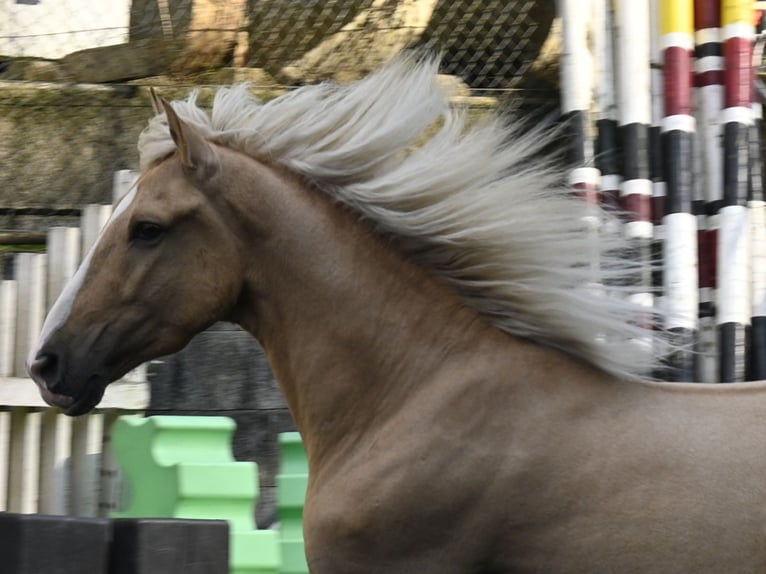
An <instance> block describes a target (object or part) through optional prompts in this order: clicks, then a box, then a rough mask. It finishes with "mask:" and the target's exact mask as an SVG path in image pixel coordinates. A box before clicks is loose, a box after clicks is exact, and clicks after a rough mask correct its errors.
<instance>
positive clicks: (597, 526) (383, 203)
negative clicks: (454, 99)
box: [29, 58, 766, 574]
mask: <svg viewBox="0 0 766 574" xmlns="http://www.w3.org/2000/svg"><path fill="white" fill-rule="evenodd" d="M435 72H436V64H435V63H434V62H433V61H421V62H414V61H412V60H408V59H406V58H402V59H399V60H397V61H395V62H394V63H392V64H391V65H389V66H387V67H386V68H384V69H383V70H381V71H380V72H378V73H376V74H373V75H371V76H370V77H368V78H367V79H365V80H363V81H361V82H359V83H357V84H355V85H351V86H346V87H338V86H334V85H329V84H322V85H317V86H308V87H304V88H301V89H298V90H296V91H294V92H292V93H290V94H289V95H285V96H283V97H281V98H278V99H276V100H274V101H271V102H269V103H266V104H261V103H260V102H258V101H256V100H254V99H253V98H252V97H251V96H250V95H249V93H248V91H247V90H246V89H245V88H242V87H237V88H233V89H223V90H221V91H220V92H219V93H218V94H217V96H216V99H215V102H214V104H213V108H212V112H211V113H210V115H208V113H206V112H204V111H202V110H201V109H199V108H198V107H197V105H196V103H195V98H194V97H191V98H190V99H189V100H187V101H185V102H175V103H173V104H172V105H171V104H169V103H167V102H165V101H161V102H155V103H156V105H157V106H159V107H160V108H161V113H158V115H157V116H156V117H154V118H153V119H152V120H151V122H150V123H149V126H148V127H147V128H146V130H145V131H144V132H143V133H142V135H141V138H140V140H139V150H140V154H141V165H142V169H143V173H142V175H141V177H140V179H139V182H138V184H137V186H136V187H135V188H134V189H133V190H132V192H131V193H130V194H129V195H128V196H126V197H125V199H123V200H122V202H121V203H120V204H119V206H118V207H117V209H116V210H115V212H114V215H113V216H112V218H111V220H110V222H109V224H108V225H107V226H106V228H105V230H104V231H103V233H102V234H101V236H100V239H99V240H98V242H97V244H96V245H95V246H94V248H93V250H92V251H91V253H90V254H89V255H88V256H87V257H86V259H85V261H84V263H83V265H82V266H81V268H80V269H79V271H78V272H77V273H76V275H75V276H74V278H73V279H72V281H71V282H70V283H69V285H68V286H67V287H66V289H65V291H64V292H63V294H62V295H61V297H60V299H59V300H58V302H57V303H56V304H55V305H54V307H53V308H52V310H51V312H50V315H49V317H48V318H47V320H46V322H45V326H44V328H43V332H42V335H41V338H40V342H39V346H38V347H37V348H36V349H35V350H34V351H33V352H32V353H31V356H30V359H29V364H30V367H29V368H30V373H31V375H32V377H33V378H34V380H35V381H36V382H37V384H38V385H39V387H40V391H41V393H42V395H43V397H44V398H45V400H47V401H48V402H49V403H50V404H52V405H57V406H59V407H61V408H62V409H64V410H65V411H66V412H67V413H69V414H71V415H79V414H82V413H85V412H87V411H89V410H90V409H92V408H93V407H94V406H95V405H96V404H98V402H99V400H100V399H101V396H102V394H103V392H104V388H105V386H106V385H107V384H108V383H109V382H110V381H112V380H114V379H116V378H118V377H120V376H121V375H122V374H123V373H125V372H126V371H128V370H129V369H131V368H132V367H134V366H136V365H137V364H139V363H141V362H142V361H146V360H148V359H151V358H153V357H156V356H158V355H162V354H166V353H170V352H173V351H176V350H178V349H180V348H182V347H183V346H184V345H185V344H186V343H187V342H188V341H189V340H190V338H191V337H192V336H193V335H194V334H195V333H197V332H199V331H200V330H202V329H205V328H206V327H208V326H209V325H211V324H212V323H213V322H215V321H219V320H226V321H234V322H236V323H239V324H240V325H242V326H243V327H244V328H245V329H247V330H248V331H249V332H250V333H252V334H253V335H254V336H255V337H256V338H257V339H258V340H259V341H260V342H261V343H262V345H263V347H264V348H265V349H266V352H267V354H268V357H269V360H270V362H271V365H272V367H273V369H274V372H275V374H276V376H277V379H278V380H279V384H280V385H281V387H282V389H283V391H284V394H285V396H286V397H287V401H288V403H289V406H290V409H291V411H292V414H293V415H294V417H295V421H296V423H297V425H298V428H299V429H300V431H301V434H302V435H303V439H304V441H305V445H306V449H307V452H308V458H309V464H310V483H309V489H308V495H307V500H306V506H305V516H304V524H305V540H306V552H307V556H308V562H309V565H310V568H311V571H312V572H313V573H315V574H345V573H358V574H375V573H386V574H391V573H412V574H453V573H454V574H457V573H500V572H503V573H511V572H521V573H556V574H561V573H581V574H593V573H606V572H610V573H611V572H613V573H620V574H626V573H648V572H651V573H652V574H658V573H669V572H674V573H678V572H683V573H700V572H706V573H716V574H721V573H723V572H726V573H732V572H737V573H755V572H766V440H765V436H766V433H764V434H761V431H758V429H759V428H762V427H764V425H766V422H765V420H764V419H766V387H764V385H763V384H733V385H725V386H724V385H721V386H715V385H708V386H706V385H692V384H663V383H657V382H649V381H643V380H640V377H639V376H638V373H640V371H641V369H642V368H651V367H652V360H650V359H649V358H648V357H647V353H646V352H642V351H641V349H645V348H646V345H645V341H646V337H647V334H649V331H648V330H647V327H646V323H645V322H642V321H641V320H639V319H641V318H642V317H643V318H645V315H646V311H645V310H644V309H643V308H640V307H638V306H635V305H632V304H630V303H628V302H626V301H628V300H629V297H627V296H623V295H628V294H629V293H626V294H620V296H615V295H614V291H616V290H617V289H618V287H616V286H615V285H625V284H626V282H625V281H622V280H621V277H623V278H624V275H625V274H628V275H629V274H631V273H633V272H634V271H635V269H634V268H633V266H632V265H631V264H630V263H629V262H624V261H620V259H619V252H620V248H621V247H622V240H621V239H620V238H619V237H617V236H616V234H610V233H602V234H601V235H602V238H601V240H600V243H599V244H598V245H596V247H597V248H598V250H600V259H599V260H598V263H599V264H598V265H593V264H592V263H593V257H592V255H593V252H594V244H593V241H594V240H593V236H594V234H593V233H592V231H593V227H592V224H593V222H594V221H595V220H596V219H598V218H602V219H606V218H608V217H609V215H608V214H604V213H599V212H597V211H594V208H593V207H592V206H588V205H585V203H584V202H581V200H579V199H578V198H576V197H572V196H571V194H569V193H568V192H567V191H566V190H565V189H559V188H558V187H557V182H558V181H560V177H559V176H560V173H559V170H554V169H552V168H551V167H550V166H549V165H546V164H542V165H541V163H540V161H538V160H537V158H538V157H539V156H540V151H541V148H542V146H543V145H545V144H546V139H545V138H543V137H541V134H539V133H538V134H532V135H527V136H521V137H520V138H517V139H516V140H514V141H509V140H508V136H509V127H508V126H507V125H505V124H504V123H503V122H501V121H500V120H498V119H491V120H487V121H485V122H479V123H478V124H476V125H473V126H470V125H468V124H467V122H466V121H465V120H464V114H462V113H461V112H460V111H456V110H454V109H452V108H450V106H448V105H447V98H446V96H445V95H444V94H443V93H442V91H441V90H440V88H439V87H438V84H437V82H436V81H435ZM424 130H426V131H427V134H426V135H423V132H424ZM415 140H417V142H416V141H415ZM416 143H417V144H418V145H415V144H416ZM548 163H550V162H548ZM589 230H590V231H589ZM599 286H601V287H599ZM624 290H625V291H629V287H624ZM655 339H656V340H660V341H661V340H662V334H661V333H656V337H655ZM660 345H661V343H660ZM655 354H656V353H655ZM759 437H760V438H759Z"/></svg>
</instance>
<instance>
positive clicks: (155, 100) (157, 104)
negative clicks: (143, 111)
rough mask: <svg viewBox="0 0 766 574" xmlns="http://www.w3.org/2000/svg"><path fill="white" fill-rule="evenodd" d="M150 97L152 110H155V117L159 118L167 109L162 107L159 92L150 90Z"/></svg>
mask: <svg viewBox="0 0 766 574" xmlns="http://www.w3.org/2000/svg"><path fill="white" fill-rule="evenodd" d="M149 95H150V96H151V98H152V109H153V110H154V115H156V116H158V115H160V114H161V113H162V112H164V111H165V108H163V107H162V101H161V100H160V97H159V96H158V95H157V92H155V91H154V88H149Z"/></svg>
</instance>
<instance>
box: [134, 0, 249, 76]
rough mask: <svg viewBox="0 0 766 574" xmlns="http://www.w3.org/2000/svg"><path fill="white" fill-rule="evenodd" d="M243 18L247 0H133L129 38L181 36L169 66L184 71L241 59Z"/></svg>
mask: <svg viewBox="0 0 766 574" xmlns="http://www.w3.org/2000/svg"><path fill="white" fill-rule="evenodd" d="M246 21H247V0H227V1H226V2H220V1H217V0H164V1H160V2H158V1H157V0H133V2H132V4H131V8H130V39H131V40H149V39H155V40H159V39H162V40H173V39H175V40H183V43H182V46H181V47H180V49H179V50H178V51H177V52H176V53H175V54H174V58H173V59H172V61H171V62H170V68H169V70H170V71H171V72H172V73H173V74H175V75H185V74H190V73H195V72H199V71H202V70H209V69H211V68H216V67H219V66H222V65H225V64H228V63H231V60H232V59H233V58H234V56H235V54H236V58H237V59H238V60H239V61H244V56H243V53H242V52H243V51H244V49H243V48H242V47H241V46H240V45H241V44H242V43H245V44H246V38H245V37H244V36H243V34H242V32H243V31H244V30H245V24H246Z"/></svg>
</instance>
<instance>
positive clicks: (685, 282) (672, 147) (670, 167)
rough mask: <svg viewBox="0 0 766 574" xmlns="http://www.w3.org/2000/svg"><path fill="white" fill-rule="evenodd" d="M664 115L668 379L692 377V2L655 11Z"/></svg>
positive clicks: (668, 3)
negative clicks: (671, 347) (673, 347)
mask: <svg viewBox="0 0 766 574" xmlns="http://www.w3.org/2000/svg"><path fill="white" fill-rule="evenodd" d="M660 42H661V44H662V53H663V76H664V87H665V90H664V93H665V96H664V102H665V105H664V117H663V120H662V149H663V155H664V156H665V163H664V169H663V172H664V175H665V182H666V185H667V197H666V201H665V217H664V220H663V221H664V225H665V246H664V253H665V269H664V301H665V321H666V328H667V330H668V331H669V332H670V333H672V334H673V337H674V339H675V342H676V344H677V345H678V350H677V351H676V352H675V353H673V355H672V356H671V358H670V359H669V365H668V366H669V375H668V378H669V379H670V380H676V381H693V380H695V378H696V376H695V375H696V373H695V360H694V352H693V350H694V344H695V341H696V338H697V328H698V317H697V315H698V301H699V294H698V283H697V219H696V217H695V216H694V214H693V213H692V199H693V186H694V156H693V147H694V138H695V134H694V132H695V120H694V116H693V115H692V109H693V108H692V73H693V71H692V56H693V51H694V16H693V3H692V2H691V1H690V0H686V1H684V0H665V1H663V2H662V4H661V12H660Z"/></svg>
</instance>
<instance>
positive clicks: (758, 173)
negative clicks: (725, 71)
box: [747, 36, 766, 381]
mask: <svg viewBox="0 0 766 574" xmlns="http://www.w3.org/2000/svg"><path fill="white" fill-rule="evenodd" d="M764 42H766V39H764V38H763V36H761V37H760V38H759V40H758V42H757V43H756V45H755V49H754V50H753V72H754V73H756V72H757V70H758V68H759V67H760V65H761V59H762V58H763V49H764ZM753 88H754V89H753V103H752V108H753V123H752V125H751V126H750V157H749V163H750V177H749V182H750V186H749V192H748V202H747V206H748V209H749V210H750V246H751V252H752V259H751V293H750V298H751V303H752V308H751V336H750V365H749V367H750V368H749V373H748V375H749V377H748V378H749V379H751V380H754V381H759V380H763V379H766V196H765V194H764V181H763V177H764V170H763V161H764V158H763V155H762V149H763V137H762V134H763V109H762V108H763V107H762V105H761V102H760V99H759V97H758V94H757V93H756V90H755V82H753Z"/></svg>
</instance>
